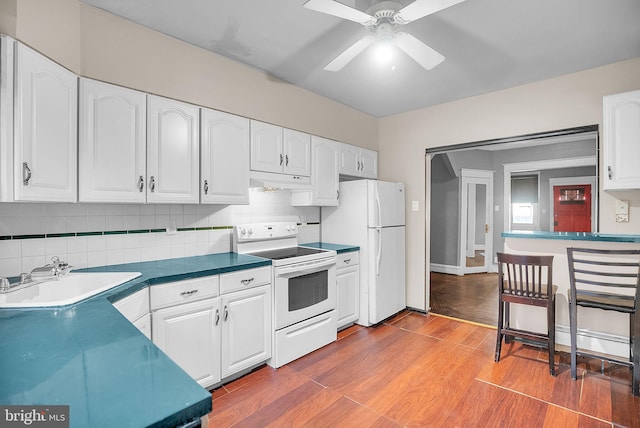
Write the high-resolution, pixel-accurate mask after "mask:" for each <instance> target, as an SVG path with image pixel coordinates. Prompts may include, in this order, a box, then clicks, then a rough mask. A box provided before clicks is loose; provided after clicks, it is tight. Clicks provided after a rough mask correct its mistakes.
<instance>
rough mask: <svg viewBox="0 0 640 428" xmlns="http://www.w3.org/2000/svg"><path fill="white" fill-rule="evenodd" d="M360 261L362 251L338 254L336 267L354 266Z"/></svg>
mask: <svg viewBox="0 0 640 428" xmlns="http://www.w3.org/2000/svg"><path fill="white" fill-rule="evenodd" d="M359 263H360V252H359V251H351V252H349V253H342V254H338V256H337V257H336V269H340V268H346V267H349V266H354V265H357V264H359Z"/></svg>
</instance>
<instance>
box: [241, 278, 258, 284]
mask: <svg viewBox="0 0 640 428" xmlns="http://www.w3.org/2000/svg"><path fill="white" fill-rule="evenodd" d="M254 279H255V278H249V279H241V280H240V282H241V283H242V285H249V284H251V282H252V281H253V280H254Z"/></svg>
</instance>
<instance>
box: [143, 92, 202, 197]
mask: <svg viewBox="0 0 640 428" xmlns="http://www.w3.org/2000/svg"><path fill="white" fill-rule="evenodd" d="M199 116H200V109H199V108H198V107H197V106H194V105H191V104H186V103H182V102H179V101H174V100H170V99H168V98H162V97H157V96H154V95H148V96H147V135H148V139H147V177H148V178H147V202H170V203H171V202H175V203H198V199H199V191H198V181H199V175H200V174H199V148H200V125H199V119H200V117H199Z"/></svg>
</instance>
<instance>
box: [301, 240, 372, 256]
mask: <svg viewBox="0 0 640 428" xmlns="http://www.w3.org/2000/svg"><path fill="white" fill-rule="evenodd" d="M300 245H302V246H303V247H313V248H320V249H321V250H333V251H335V252H336V253H338V254H340V253H348V252H351V251H360V247H358V246H356V245H341V244H329V243H328V242H311V243H308V244H300Z"/></svg>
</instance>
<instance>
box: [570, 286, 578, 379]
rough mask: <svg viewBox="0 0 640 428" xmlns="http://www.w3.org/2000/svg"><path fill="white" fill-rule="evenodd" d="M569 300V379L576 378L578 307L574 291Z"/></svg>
mask: <svg viewBox="0 0 640 428" xmlns="http://www.w3.org/2000/svg"><path fill="white" fill-rule="evenodd" d="M571 294H572V295H571V300H570V301H569V335H570V336H571V379H574V380H575V379H577V378H578V373H577V372H578V370H577V365H578V364H577V359H578V358H577V355H576V354H577V351H578V346H577V343H576V342H577V335H578V308H577V305H576V303H575V302H576V296H575V293H571Z"/></svg>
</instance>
